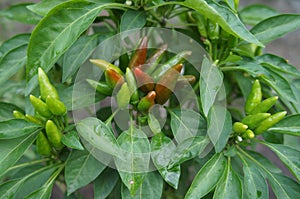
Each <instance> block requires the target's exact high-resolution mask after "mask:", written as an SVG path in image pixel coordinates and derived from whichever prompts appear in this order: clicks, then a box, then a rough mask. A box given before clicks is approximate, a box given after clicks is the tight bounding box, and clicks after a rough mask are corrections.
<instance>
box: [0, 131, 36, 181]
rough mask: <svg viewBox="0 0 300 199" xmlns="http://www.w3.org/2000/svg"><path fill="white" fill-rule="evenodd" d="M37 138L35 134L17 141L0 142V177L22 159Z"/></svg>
mask: <svg viewBox="0 0 300 199" xmlns="http://www.w3.org/2000/svg"><path fill="white" fill-rule="evenodd" d="M36 136H37V134H36V133H33V134H32V135H29V136H28V135H26V136H23V137H19V138H15V139H10V140H0V160H1V161H0V177H1V176H2V175H3V174H4V173H5V172H6V171H7V169H9V168H10V167H11V166H12V165H13V164H15V163H16V162H17V161H18V160H19V159H20V158H21V156H22V155H23V154H24V153H25V151H26V150H27V149H28V147H29V146H30V145H31V144H32V143H33V141H34V140H35V139H36Z"/></svg>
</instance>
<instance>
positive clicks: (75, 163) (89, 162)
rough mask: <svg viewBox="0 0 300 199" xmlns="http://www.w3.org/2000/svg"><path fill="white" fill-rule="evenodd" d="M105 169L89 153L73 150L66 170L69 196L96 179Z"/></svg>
mask: <svg viewBox="0 0 300 199" xmlns="http://www.w3.org/2000/svg"><path fill="white" fill-rule="evenodd" d="M105 167H106V166H105V165H103V164H102V163H100V162H99V161H98V160H96V159H95V158H94V157H93V156H92V155H91V154H90V153H89V152H87V151H76V150H73V151H72V152H71V154H70V155H69V157H68V160H67V162H66V168H65V180H66V184H67V192H68V195H70V194H71V193H73V192H74V191H76V190H77V189H79V188H81V187H83V186H85V185H87V184H88V183H90V182H91V181H93V180H94V179H96V178H97V176H98V175H99V174H100V173H101V172H102V171H103V170H104V169H105Z"/></svg>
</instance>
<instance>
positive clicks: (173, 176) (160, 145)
mask: <svg viewBox="0 0 300 199" xmlns="http://www.w3.org/2000/svg"><path fill="white" fill-rule="evenodd" d="M175 149H176V146H175V144H174V142H173V141H172V140H171V139H170V138H169V137H167V136H165V134H163V133H158V134H156V135H154V136H153V137H152V139H151V158H152V161H153V163H154V165H155V167H156V168H157V169H158V171H159V173H160V175H161V176H162V177H163V179H164V180H165V181H166V182H167V183H168V184H169V185H170V186H172V187H173V188H174V189H177V187H178V183H179V177H180V165H177V166H174V167H172V168H170V169H169V168H168V164H169V162H170V159H171V157H172V154H173V153H174V151H175Z"/></svg>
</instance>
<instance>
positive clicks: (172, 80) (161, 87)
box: [155, 64, 182, 104]
mask: <svg viewBox="0 0 300 199" xmlns="http://www.w3.org/2000/svg"><path fill="white" fill-rule="evenodd" d="M181 69H182V64H177V65H175V66H173V67H172V68H170V69H169V70H167V71H166V72H165V74H163V75H162V76H161V78H160V79H159V81H158V82H157V84H156V86H155V92H156V94H157V96H156V99H155V101H156V102H157V103H158V104H164V103H165V102H166V101H167V100H168V99H169V97H170V96H171V94H172V92H173V90H174V88H175V86H176V82H177V79H178V77H179V76H180V71H181Z"/></svg>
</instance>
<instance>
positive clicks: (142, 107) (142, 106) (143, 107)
mask: <svg viewBox="0 0 300 199" xmlns="http://www.w3.org/2000/svg"><path fill="white" fill-rule="evenodd" d="M155 97H156V93H155V91H150V92H149V93H148V94H147V95H146V96H145V97H143V98H142V99H141V100H140V102H139V103H138V106H137V109H138V110H139V111H142V112H144V113H146V112H148V110H149V109H150V108H151V106H153V105H154V104H155Z"/></svg>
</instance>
